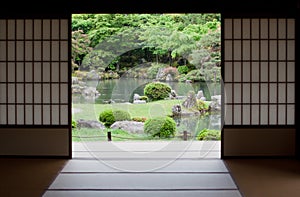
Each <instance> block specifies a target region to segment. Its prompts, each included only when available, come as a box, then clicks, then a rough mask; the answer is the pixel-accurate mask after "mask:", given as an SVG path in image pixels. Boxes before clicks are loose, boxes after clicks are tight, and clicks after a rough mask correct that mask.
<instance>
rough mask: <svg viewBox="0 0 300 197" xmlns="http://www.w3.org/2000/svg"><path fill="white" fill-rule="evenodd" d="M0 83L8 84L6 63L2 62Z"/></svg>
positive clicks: (0, 64)
mask: <svg viewBox="0 0 300 197" xmlns="http://www.w3.org/2000/svg"><path fill="white" fill-rule="evenodd" d="M0 82H6V63H2V62H0Z"/></svg>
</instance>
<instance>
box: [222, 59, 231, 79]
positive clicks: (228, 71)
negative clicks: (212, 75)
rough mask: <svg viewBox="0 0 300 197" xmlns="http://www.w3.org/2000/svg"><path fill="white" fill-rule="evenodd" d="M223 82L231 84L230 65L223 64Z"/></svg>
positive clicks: (229, 63) (227, 63)
mask: <svg viewBox="0 0 300 197" xmlns="http://www.w3.org/2000/svg"><path fill="white" fill-rule="evenodd" d="M224 75H225V82H232V63H231V62H225V67H224Z"/></svg>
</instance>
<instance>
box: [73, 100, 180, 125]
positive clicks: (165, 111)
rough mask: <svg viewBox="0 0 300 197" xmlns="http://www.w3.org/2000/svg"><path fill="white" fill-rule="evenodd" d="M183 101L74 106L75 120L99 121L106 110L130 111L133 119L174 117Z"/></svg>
mask: <svg viewBox="0 0 300 197" xmlns="http://www.w3.org/2000/svg"><path fill="white" fill-rule="evenodd" d="M181 103H182V100H160V101H154V102H149V103H145V104H132V103H114V104H73V106H72V108H73V117H72V118H73V119H74V120H78V119H85V120H98V117H99V114H100V112H102V111H104V110H106V109H121V110H125V111H128V112H129V113H130V115H131V117H132V118H134V117H145V118H153V117H158V116H168V115H172V107H173V106H174V105H176V104H181Z"/></svg>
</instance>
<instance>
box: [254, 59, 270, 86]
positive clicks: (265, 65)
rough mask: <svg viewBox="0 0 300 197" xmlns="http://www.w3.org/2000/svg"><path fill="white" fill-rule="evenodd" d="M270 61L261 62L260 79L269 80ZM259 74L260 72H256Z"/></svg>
mask: <svg viewBox="0 0 300 197" xmlns="http://www.w3.org/2000/svg"><path fill="white" fill-rule="evenodd" d="M268 73H269V69H268V63H267V62H261V63H260V81H262V82H267V81H268ZM256 74H258V73H256Z"/></svg>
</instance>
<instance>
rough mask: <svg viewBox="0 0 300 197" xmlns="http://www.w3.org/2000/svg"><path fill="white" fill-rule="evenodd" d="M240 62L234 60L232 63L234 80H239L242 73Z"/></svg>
mask: <svg viewBox="0 0 300 197" xmlns="http://www.w3.org/2000/svg"><path fill="white" fill-rule="evenodd" d="M241 70H242V68H241V62H234V64H233V72H234V76H233V78H234V82H241V75H242V71H241Z"/></svg>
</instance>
